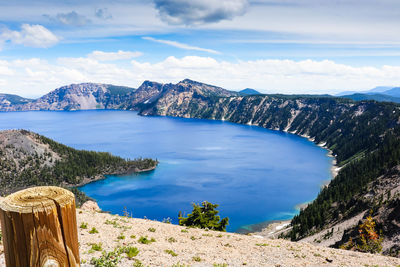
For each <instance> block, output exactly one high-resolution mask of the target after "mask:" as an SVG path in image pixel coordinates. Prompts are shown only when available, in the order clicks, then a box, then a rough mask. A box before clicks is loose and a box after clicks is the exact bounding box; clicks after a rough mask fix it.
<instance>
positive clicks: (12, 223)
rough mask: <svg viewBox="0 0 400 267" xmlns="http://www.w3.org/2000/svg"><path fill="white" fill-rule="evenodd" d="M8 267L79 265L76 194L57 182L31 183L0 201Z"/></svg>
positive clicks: (70, 266) (72, 266)
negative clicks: (42, 184)
mask: <svg viewBox="0 0 400 267" xmlns="http://www.w3.org/2000/svg"><path fill="white" fill-rule="evenodd" d="M0 219H1V228H2V232H3V244H4V253H5V259H6V265H7V267H25V266H31V267H42V266H43V267H50V266H52V267H53V266H59V267H64V266H68V267H75V266H80V261H79V246H78V233H77V225H76V211H75V196H74V194H72V193H71V192H70V191H68V190H65V189H63V188H59V187H55V186H41V187H32V188H28V189H25V190H22V191H19V192H16V193H14V194H12V195H9V196H7V197H6V198H5V199H4V200H3V202H1V203H0Z"/></svg>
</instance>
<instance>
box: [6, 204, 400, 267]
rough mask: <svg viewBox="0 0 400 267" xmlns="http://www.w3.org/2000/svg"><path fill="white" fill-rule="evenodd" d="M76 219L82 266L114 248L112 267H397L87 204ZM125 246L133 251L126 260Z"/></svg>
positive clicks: (390, 261)
mask: <svg viewBox="0 0 400 267" xmlns="http://www.w3.org/2000/svg"><path fill="white" fill-rule="evenodd" d="M77 220H78V234H79V243H80V256H81V262H82V266H93V265H92V264H91V259H92V258H95V259H100V258H101V256H102V253H108V252H112V251H115V250H116V249H118V248H120V249H119V251H120V252H121V251H125V252H121V253H120V255H119V257H118V253H116V254H114V256H117V258H120V260H119V263H118V264H117V265H116V266H176V267H178V266H179V267H181V266H400V259H397V258H392V257H384V256H379V255H372V254H364V253H358V252H352V251H346V250H338V249H332V248H326V247H317V246H314V245H311V244H309V243H305V242H298V243H294V242H290V241H286V240H281V239H268V238H265V237H262V236H259V235H240V234H233V233H222V232H216V231H207V230H201V229H195V228H187V227H181V226H177V225H172V224H168V223H162V222H157V221H151V220H144V219H136V218H130V217H128V216H115V215H110V214H107V213H101V212H99V211H96V205H93V203H92V204H91V205H85V206H84V207H83V209H78V210H77ZM129 247H135V248H137V249H138V251H139V252H138V253H137V255H135V256H132V258H131V259H129V258H128V256H127V253H126V251H127V250H128V248H129ZM121 248H122V249H121ZM131 250H132V252H133V251H134V249H133V248H131ZM1 251H2V248H1ZM1 253H2V252H1ZM134 254H135V253H132V255H134ZM110 255H111V254H110ZM111 258H112V257H111ZM109 259H110V258H109ZM103 262H104V261H103ZM141 264H142V265H141ZM0 266H5V263H4V255H3V254H2V255H1V256H0ZM102 266H106V265H102Z"/></svg>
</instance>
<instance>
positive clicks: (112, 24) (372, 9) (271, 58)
mask: <svg viewBox="0 0 400 267" xmlns="http://www.w3.org/2000/svg"><path fill="white" fill-rule="evenodd" d="M186 78H189V79H192V80H197V81H200V82H205V83H208V84H212V85H217V86H221V87H224V88H226V89H230V90H241V89H244V88H254V89H257V90H259V91H260V92H263V93H285V94H299V93H308V94H325V93H329V94H335V93H338V92H341V91H349V90H351V91H362V90H368V89H372V88H374V87H376V86H393V87H394V86H400V1H398V0H362V1H361V0H147V1H145V0H113V1H106V0H96V1H94V0H85V1H82V0H68V1H66V0H64V1H63V0H57V1H55V0H35V1H32V0H29V1H28V0H7V1H6V0H0V93H10V94H18V95H21V96H24V97H32V98H35V97H39V96H41V95H43V94H46V93H48V92H49V91H51V90H53V89H55V88H58V87H60V86H63V85H67V84H71V83H81V82H97V83H109V84H115V85H125V86H131V87H135V88H137V87H138V86H140V84H141V83H142V82H143V81H145V80H152V81H158V82H163V83H169V82H172V83H176V82H179V81H181V80H184V79H186Z"/></svg>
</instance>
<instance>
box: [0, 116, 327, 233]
mask: <svg viewBox="0 0 400 267" xmlns="http://www.w3.org/2000/svg"><path fill="white" fill-rule="evenodd" d="M0 128H1V129H27V130H31V131H34V132H37V133H39V134H42V135H45V136H47V137H50V138H52V139H54V140H56V141H58V142H61V143H63V144H66V145H69V146H72V147H74V148H77V149H86V150H96V151H108V152H111V153H113V154H115V155H118V156H121V157H124V158H136V157H151V158H157V159H158V160H159V161H160V164H159V166H158V167H157V169H156V170H154V171H151V172H147V173H142V174H136V175H135V174H134V175H126V176H108V177H107V179H105V180H101V181H98V182H94V183H91V184H88V185H85V186H83V187H81V188H80V189H81V190H82V191H84V192H85V193H86V194H87V195H89V196H90V197H93V198H95V199H96V200H97V201H98V204H99V206H100V208H101V209H103V210H105V211H110V212H111V213H116V214H122V213H123V210H124V207H126V209H127V210H128V211H129V212H130V213H132V215H133V216H134V217H139V218H143V217H147V218H149V219H156V220H163V219H165V218H168V217H169V218H171V219H172V223H178V219H177V216H178V212H179V211H182V212H183V213H186V214H187V213H189V212H190V211H191V209H192V207H191V203H192V202H195V203H201V202H202V201H204V200H207V201H209V202H212V203H217V204H219V205H220V206H219V208H218V209H219V210H220V215H221V216H222V217H225V216H228V217H229V218H230V221H229V226H228V231H238V230H243V229H248V228H249V227H250V225H253V224H257V223H262V222H265V221H270V220H282V219H290V218H291V217H293V216H294V215H295V214H296V213H297V212H298V210H296V208H295V206H296V205H297V204H299V203H304V202H307V201H310V200H312V199H314V198H315V197H316V196H317V194H318V192H319V191H320V188H321V185H322V184H323V183H324V182H325V181H326V180H329V179H330V178H331V174H330V168H331V164H332V159H331V158H329V157H328V156H327V151H326V150H324V149H322V148H320V147H318V146H316V145H315V144H313V143H312V142H310V141H308V140H307V139H305V138H302V137H298V136H295V135H291V134H287V133H282V132H278V131H271V130H266V129H263V128H260V127H255V126H245V125H238V124H233V123H229V122H221V121H209V120H198V119H181V118H170V117H141V116H138V115H137V113H136V112H131V111H72V112H71V111H69V112H54V111H52V112H46V111H43V112H42V111H40V112H39V111H36V112H35V111H33V112H9V113H4V112H3V113H0Z"/></svg>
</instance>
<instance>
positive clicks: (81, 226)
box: [79, 222, 88, 229]
mask: <svg viewBox="0 0 400 267" xmlns="http://www.w3.org/2000/svg"><path fill="white" fill-rule="evenodd" d="M87 227H88V224H87V223H85V222H82V223H81V225H80V226H79V228H81V229H87Z"/></svg>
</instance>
